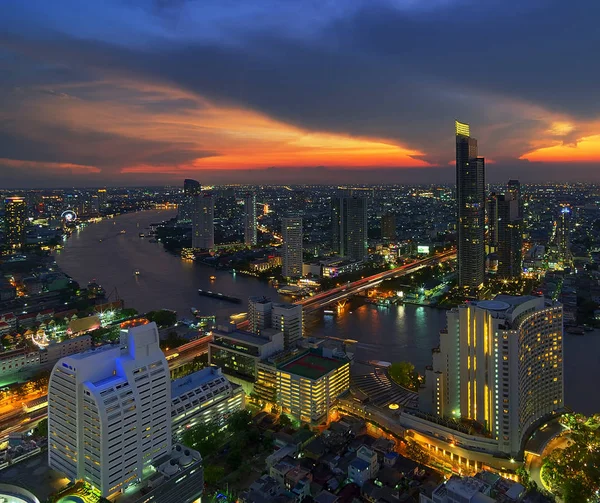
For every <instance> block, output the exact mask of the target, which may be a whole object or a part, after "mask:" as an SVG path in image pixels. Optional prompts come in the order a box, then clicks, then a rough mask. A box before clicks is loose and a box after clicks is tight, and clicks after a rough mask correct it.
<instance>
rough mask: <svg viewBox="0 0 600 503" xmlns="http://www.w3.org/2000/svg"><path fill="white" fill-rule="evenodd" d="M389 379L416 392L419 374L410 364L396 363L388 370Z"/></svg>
mask: <svg viewBox="0 0 600 503" xmlns="http://www.w3.org/2000/svg"><path fill="white" fill-rule="evenodd" d="M388 372H389V374H390V377H391V378H392V379H393V380H394V381H395V382H396V383H398V384H399V385H400V386H403V387H405V388H408V389H412V390H417V389H418V388H419V374H418V373H417V371H416V370H415V366H414V365H413V364H412V363H410V362H396V363H392V365H391V366H390V367H389V368H388Z"/></svg>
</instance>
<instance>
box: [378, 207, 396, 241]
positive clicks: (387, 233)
mask: <svg viewBox="0 0 600 503" xmlns="http://www.w3.org/2000/svg"><path fill="white" fill-rule="evenodd" d="M381 239H383V241H384V242H386V243H393V242H394V241H396V215H393V214H391V213H390V214H387V215H383V216H382V217H381Z"/></svg>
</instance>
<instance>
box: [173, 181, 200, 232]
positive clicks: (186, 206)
mask: <svg viewBox="0 0 600 503" xmlns="http://www.w3.org/2000/svg"><path fill="white" fill-rule="evenodd" d="M201 193H202V187H201V185H200V182H198V181H196V180H192V179H190V178H186V179H185V180H184V181H183V195H182V197H181V202H180V205H179V213H178V215H177V220H179V221H180V222H191V221H192V215H193V212H194V209H195V207H196V204H195V200H196V198H197V197H199V196H200V195H201Z"/></svg>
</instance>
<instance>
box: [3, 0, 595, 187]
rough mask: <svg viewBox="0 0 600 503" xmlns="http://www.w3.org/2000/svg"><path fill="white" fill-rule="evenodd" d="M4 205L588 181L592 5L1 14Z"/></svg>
mask: <svg viewBox="0 0 600 503" xmlns="http://www.w3.org/2000/svg"><path fill="white" fill-rule="evenodd" d="M1 12H2V14H1V15H0V76H1V77H0V188H2V187H31V186H48V187H49V186H65V185H71V186H99V185H121V184H123V185H125V184H128V185H131V184H135V185H142V184H143V185H146V184H154V183H157V184H159V183H160V184H163V183H177V184H179V183H180V182H181V180H182V179H183V178H185V177H192V178H196V179H198V180H199V181H200V182H201V183H206V184H209V183H238V182H239V183H336V182H344V183H351V182H356V183H365V182H381V183H385V182H408V183H410V182H414V183H422V182H451V181H452V180H453V177H454V168H453V159H454V150H453V148H454V137H453V132H454V129H453V128H454V119H455V118H458V119H460V120H462V121H465V122H469V123H470V124H471V132H472V134H473V136H475V137H477V138H478V140H479V150H480V154H481V155H484V156H485V157H486V158H488V159H489V160H490V163H489V165H488V168H487V174H488V180H490V181H503V180H506V179H508V178H520V179H521V180H523V181H544V180H574V179H578V180H591V181H600V91H599V90H598V82H600V64H599V63H598V58H599V56H598V50H599V48H600V30H599V29H598V27H597V23H598V19H600V2H598V1H597V0H588V1H580V0H572V1H570V2H568V3H566V4H565V3H564V2H563V1H559V0H519V1H518V2H507V1H506V0H255V1H252V2H250V1H241V0H102V1H100V0H83V1H82V0H52V1H49V0H27V1H24V0H2V8H1Z"/></svg>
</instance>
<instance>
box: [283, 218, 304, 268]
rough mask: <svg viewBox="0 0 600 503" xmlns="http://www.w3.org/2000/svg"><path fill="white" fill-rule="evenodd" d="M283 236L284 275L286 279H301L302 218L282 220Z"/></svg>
mask: <svg viewBox="0 0 600 503" xmlns="http://www.w3.org/2000/svg"><path fill="white" fill-rule="evenodd" d="M281 234H282V236H283V253H282V274H283V276H284V277H285V278H299V277H301V276H302V218H300V217H287V218H282V219H281Z"/></svg>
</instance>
